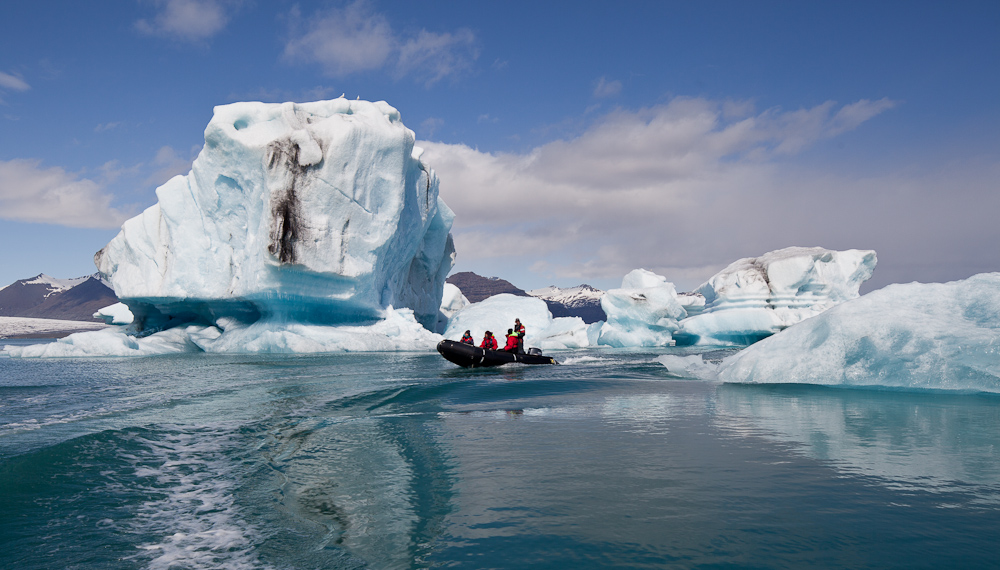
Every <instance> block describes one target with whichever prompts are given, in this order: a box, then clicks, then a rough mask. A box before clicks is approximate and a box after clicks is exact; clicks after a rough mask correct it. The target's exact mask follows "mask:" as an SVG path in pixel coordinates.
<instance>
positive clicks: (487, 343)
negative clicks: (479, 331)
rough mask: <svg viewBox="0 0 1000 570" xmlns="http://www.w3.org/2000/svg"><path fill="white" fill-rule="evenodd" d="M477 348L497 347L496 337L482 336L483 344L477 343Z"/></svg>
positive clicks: (494, 348) (492, 348) (491, 348)
mask: <svg viewBox="0 0 1000 570" xmlns="http://www.w3.org/2000/svg"><path fill="white" fill-rule="evenodd" d="M479 348H488V349H490V350H496V349H497V337H495V336H485V337H483V344H481V345H479Z"/></svg>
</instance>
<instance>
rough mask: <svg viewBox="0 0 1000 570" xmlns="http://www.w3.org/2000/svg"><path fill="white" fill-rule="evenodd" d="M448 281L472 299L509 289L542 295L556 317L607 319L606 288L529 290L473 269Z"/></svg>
mask: <svg viewBox="0 0 1000 570" xmlns="http://www.w3.org/2000/svg"><path fill="white" fill-rule="evenodd" d="M447 282H448V283H451V284H452V285H454V286H456V287H458V288H459V289H461V290H462V294H463V295H465V297H466V298H467V299H468V300H469V302H470V303H478V302H480V301H482V300H483V299H487V298H489V297H492V296H493V295H499V294H500V293H510V294H511V295H518V296H520V297H538V298H539V299H542V300H543V301H545V304H546V305H548V306H549V311H550V312H551V313H552V316H553V317H580V318H582V319H583V321H584V322H585V323H595V322H597V321H603V320H605V319H607V316H606V315H605V314H604V311H603V310H602V309H601V296H602V295H604V291H601V290H600V289H594V288H593V287H591V286H589V285H580V286H578V287H572V288H569V289H560V288H559V287H546V288H544V289H536V290H534V291H531V292H527V291H525V290H524V289H519V288H518V287H516V286H514V285H513V284H512V283H511V282H510V281H506V280H504V279H500V278H499V277H483V276H481V275H477V274H475V273H472V272H471V271H463V272H461V273H456V274H454V275H452V276H451V277H448V279H447Z"/></svg>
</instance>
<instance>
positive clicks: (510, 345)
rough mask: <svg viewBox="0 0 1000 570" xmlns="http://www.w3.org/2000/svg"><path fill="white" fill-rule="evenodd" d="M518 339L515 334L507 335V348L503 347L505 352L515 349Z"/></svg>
mask: <svg viewBox="0 0 1000 570" xmlns="http://www.w3.org/2000/svg"><path fill="white" fill-rule="evenodd" d="M517 344H518V339H517V335H516V334H512V335H507V346H505V347H503V349H504V350H506V351H508V352H509V351H511V350H515V349H517Z"/></svg>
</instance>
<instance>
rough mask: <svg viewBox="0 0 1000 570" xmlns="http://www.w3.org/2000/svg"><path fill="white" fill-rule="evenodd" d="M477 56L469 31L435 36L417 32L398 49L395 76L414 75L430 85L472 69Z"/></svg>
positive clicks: (430, 33) (473, 37)
mask: <svg viewBox="0 0 1000 570" xmlns="http://www.w3.org/2000/svg"><path fill="white" fill-rule="evenodd" d="M478 57H479V51H478V50H477V49H476V36H475V34H473V33H472V31H471V30H467V29H461V30H458V31H456V32H455V33H453V34H451V33H444V34H435V33H432V32H428V31H427V30H420V32H419V33H418V34H417V37H415V38H411V39H409V40H407V41H406V42H405V43H403V44H402V45H401V46H400V47H399V60H398V61H397V63H396V69H397V72H398V74H399V75H401V76H403V75H410V74H412V75H414V76H417V77H419V78H420V79H421V80H422V81H424V82H425V83H426V84H427V85H431V84H433V83H435V82H437V81H439V80H441V79H443V78H445V77H447V76H449V75H457V74H458V73H460V72H463V71H467V70H468V69H470V68H471V67H472V62H473V61H475V59H476V58H478Z"/></svg>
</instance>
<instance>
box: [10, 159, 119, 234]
mask: <svg viewBox="0 0 1000 570" xmlns="http://www.w3.org/2000/svg"><path fill="white" fill-rule="evenodd" d="M111 202H112V196H111V194H109V193H107V192H106V191H105V190H104V189H103V188H102V186H101V185H100V184H98V183H97V182H94V181H93V180H88V179H86V178H80V177H79V176H76V175H74V174H71V173H69V172H66V171H65V170H63V169H62V168H58V167H50V168H44V167H42V165H41V161H39V160H26V159H14V160H10V161H0V217H2V218H3V219H6V220H16V221H23V222H38V223H45V224H56V225H61V226H70V227H76V228H115V227H118V226H120V225H121V223H122V222H123V221H124V220H125V218H126V216H125V214H124V213H123V212H121V211H119V210H117V209H115V208H112V207H111Z"/></svg>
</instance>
